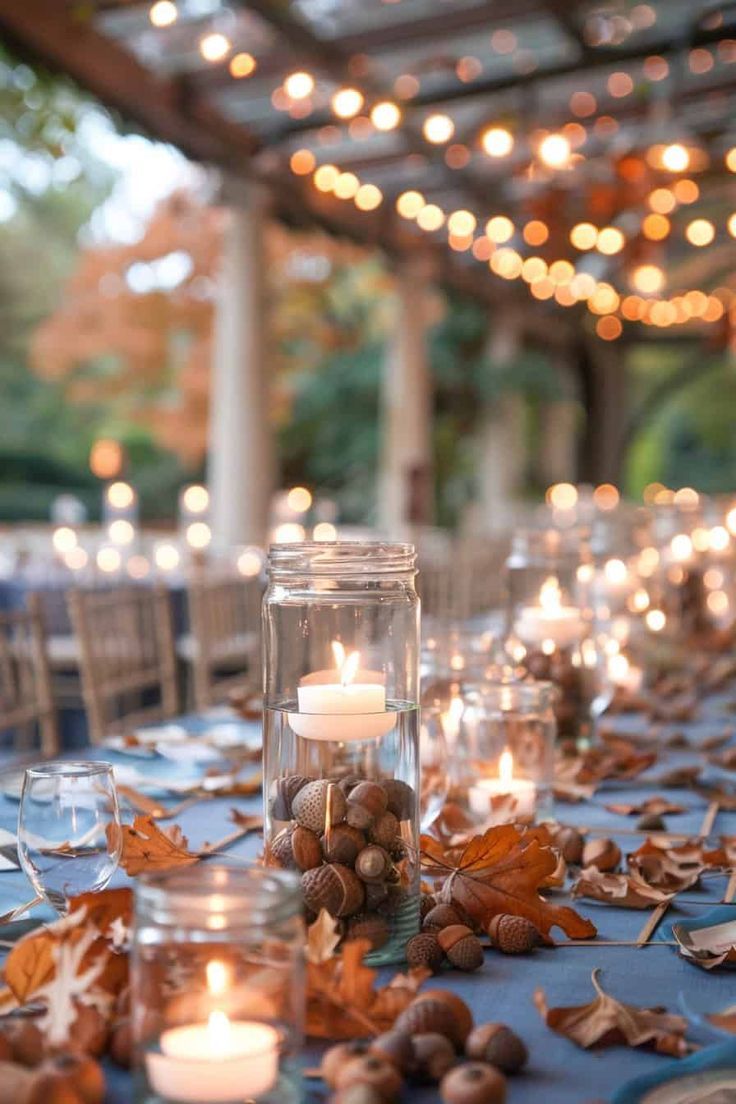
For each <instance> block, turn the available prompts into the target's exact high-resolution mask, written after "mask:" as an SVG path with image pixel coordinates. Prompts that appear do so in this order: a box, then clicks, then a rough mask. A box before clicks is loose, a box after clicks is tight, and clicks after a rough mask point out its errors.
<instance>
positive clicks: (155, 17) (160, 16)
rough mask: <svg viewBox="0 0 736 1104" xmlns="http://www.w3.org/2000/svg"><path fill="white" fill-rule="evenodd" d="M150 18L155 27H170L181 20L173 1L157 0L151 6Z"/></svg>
mask: <svg viewBox="0 0 736 1104" xmlns="http://www.w3.org/2000/svg"><path fill="white" fill-rule="evenodd" d="M148 18H149V19H150V20H151V23H152V24H153V26H154V27H170V26H171V24H172V23H176V21H177V19H178V18H179V12H178V10H177V7H176V4H174V3H172V0H156V3H155V4H152V5H151V8H150V10H149V12H148Z"/></svg>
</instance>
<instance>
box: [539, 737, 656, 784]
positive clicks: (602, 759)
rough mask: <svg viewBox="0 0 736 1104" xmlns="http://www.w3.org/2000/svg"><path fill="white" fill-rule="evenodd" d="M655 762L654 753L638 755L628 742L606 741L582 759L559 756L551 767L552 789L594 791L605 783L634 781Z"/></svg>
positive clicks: (639, 752)
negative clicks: (553, 786)
mask: <svg viewBox="0 0 736 1104" xmlns="http://www.w3.org/2000/svg"><path fill="white" fill-rule="evenodd" d="M656 761H657V752H656V751H653V750H650V751H642V750H641V749H640V748H638V747H636V746H635V745H634V744H633V743H631V742H630V741H629V740H623V739H621V738H620V737H619V738H618V739H616V738H614V737H610V738H609V741H608V743H607V744H606V745H605V746H604V747H596V748H591V749H590V750H589V751H586V752H585V753H584V754H583V755H576V756H572V757H566V756H562V757H560V758H558V760H557V762H556V763H555V786H556V787H559V786H565V787H571V786H572V787H579V786H583V787H589V786H593V787H594V789H597V787H598V786H599V785H600V784H601V783H602V782H607V781H609V780H619V781H629V780H631V779H632V778H637V777H638V776H639V775H640V774H641V773H642V772H643V771H645V770H647V769H648V768H649V767H651V766H652V764H653V763H655V762H656Z"/></svg>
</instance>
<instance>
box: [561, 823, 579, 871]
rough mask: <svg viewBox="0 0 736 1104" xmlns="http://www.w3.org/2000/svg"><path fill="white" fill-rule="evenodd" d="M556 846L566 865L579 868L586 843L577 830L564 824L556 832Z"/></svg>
mask: <svg viewBox="0 0 736 1104" xmlns="http://www.w3.org/2000/svg"><path fill="white" fill-rule="evenodd" d="M554 844H555V847H556V848H557V850H558V851H559V852H560V854H561V855H562V857H563V859H564V860H565V862H566V863H570V864H571V865H573V866H577V864H578V863H579V862H580V860H581V859H582V857H583V847H584V845H585V841H584V840H583V837H582V835H581V834H580V832H578V830H577V828H572V827H570V826H569V825H566V824H563V825H562V827H561V828H558V829H557V831H556V832H555V837H554Z"/></svg>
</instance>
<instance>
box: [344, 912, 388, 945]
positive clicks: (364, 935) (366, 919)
mask: <svg viewBox="0 0 736 1104" xmlns="http://www.w3.org/2000/svg"><path fill="white" fill-rule="evenodd" d="M388 937H389V927H388V923H387V922H386V921H385V920H384V918H383V917H382V916H379V915H378V914H377V913H375V912H373V913H370V912H366V913H359V914H358V915H357V916H353V917H351V919H350V920H349V921H348V930H347V933H346V938H347V939H367V940H368V942H369V943H370V945H371V947H372V948H373V950H374V951H377V950H378V949H379V948H380V947H383V946H384V945H385V944H386V943H387V942H388Z"/></svg>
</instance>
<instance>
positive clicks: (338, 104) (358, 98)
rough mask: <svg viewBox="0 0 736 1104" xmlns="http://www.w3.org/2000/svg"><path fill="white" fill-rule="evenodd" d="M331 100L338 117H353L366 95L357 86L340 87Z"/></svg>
mask: <svg viewBox="0 0 736 1104" xmlns="http://www.w3.org/2000/svg"><path fill="white" fill-rule="evenodd" d="M330 102H331V104H332V110H333V112H334V113H335V115H337V117H338V119H352V118H354V117H355V116H356V115H357V114H358V112H359V111H360V109H361V107H362V106H363V104H364V102H365V97H364V96H363V93H362V92H360V91H359V90H358V89H357V88H339V89H338V90H337V92H335V94H334V96H333V97H332V100H331V101H330Z"/></svg>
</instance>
